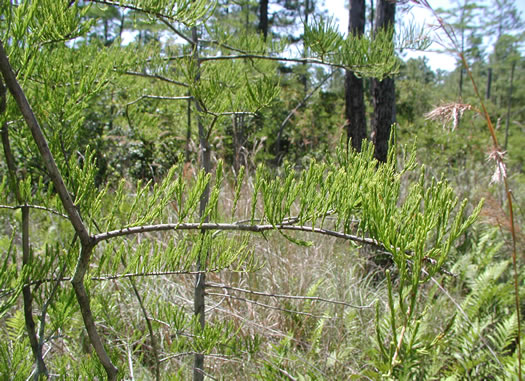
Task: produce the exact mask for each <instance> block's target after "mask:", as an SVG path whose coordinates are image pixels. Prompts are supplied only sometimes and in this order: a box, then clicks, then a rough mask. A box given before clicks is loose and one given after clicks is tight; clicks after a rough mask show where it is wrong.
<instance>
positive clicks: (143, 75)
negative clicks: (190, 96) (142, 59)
mask: <svg viewBox="0 0 525 381" xmlns="http://www.w3.org/2000/svg"><path fill="white" fill-rule="evenodd" d="M114 71H116V72H119V70H118V69H115V70H114ZM121 73H122V74H125V75H133V76H137V77H143V78H152V79H158V80H160V81H164V82H168V83H172V84H174V85H178V86H183V87H189V85H188V84H187V83H184V82H179V81H175V80H174V79H171V78H167V77H163V76H162V75H158V74H147V73H140V72H138V71H124V72H121Z"/></svg>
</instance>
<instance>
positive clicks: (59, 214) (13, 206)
mask: <svg viewBox="0 0 525 381" xmlns="http://www.w3.org/2000/svg"><path fill="white" fill-rule="evenodd" d="M22 208H29V209H36V210H44V211H46V212H50V213H53V214H56V215H57V216H60V217H62V218H67V219H69V217H68V216H67V215H65V214H64V213H60V212H59V211H57V210H54V209H51V208H46V207H45V206H40V205H0V209H13V210H16V209H22Z"/></svg>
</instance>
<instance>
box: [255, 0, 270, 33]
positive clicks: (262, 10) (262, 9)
mask: <svg viewBox="0 0 525 381" xmlns="http://www.w3.org/2000/svg"><path fill="white" fill-rule="evenodd" d="M257 30H258V31H259V32H261V33H262V34H263V37H264V41H266V38H267V37H268V0H261V1H260V3H259V26H258V27H257Z"/></svg>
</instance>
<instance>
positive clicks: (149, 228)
mask: <svg viewBox="0 0 525 381" xmlns="http://www.w3.org/2000/svg"><path fill="white" fill-rule="evenodd" d="M171 230H173V231H175V230H225V231H226V230H233V231H249V232H254V233H260V232H264V231H269V230H294V231H302V232H310V233H317V234H322V235H327V236H331V237H336V238H341V239H345V240H349V241H354V242H358V243H361V244H365V245H372V246H377V247H381V248H383V247H384V246H383V245H382V244H381V243H380V242H378V241H376V240H375V239H372V238H365V237H359V236H356V235H351V234H346V233H342V232H338V231H335V230H329V229H323V228H316V227H312V226H304V225H285V224H282V225H275V226H274V225H269V224H268V225H244V224H235V223H233V224H228V223H213V222H208V223H199V222H187V223H178V224H158V225H144V226H134V227H129V228H124V229H118V230H112V231H109V232H106V233H101V234H97V235H95V236H93V238H94V240H95V242H96V243H98V242H101V241H106V240H108V239H111V238H115V237H124V236H128V235H134V234H141V233H151V232H159V231H171Z"/></svg>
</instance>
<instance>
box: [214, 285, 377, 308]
mask: <svg viewBox="0 0 525 381" xmlns="http://www.w3.org/2000/svg"><path fill="white" fill-rule="evenodd" d="M206 287H210V288H221V289H225V290H232V291H238V292H243V293H245V294H250V295H257V296H265V297H269V298H277V299H294V300H312V301H316V302H325V303H331V304H339V305H343V306H346V307H351V308H357V309H367V308H371V307H372V305H373V304H374V303H375V300H374V301H373V302H372V303H370V304H369V305H366V306H357V305H354V304H350V303H346V302H342V301H339V300H333V299H325V298H321V297H319V296H303V295H284V294H272V293H270V292H262V291H254V290H248V289H245V288H239V287H233V286H228V285H226V284H220V283H206ZM220 295H223V294H220ZM227 296H229V295H227Z"/></svg>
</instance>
